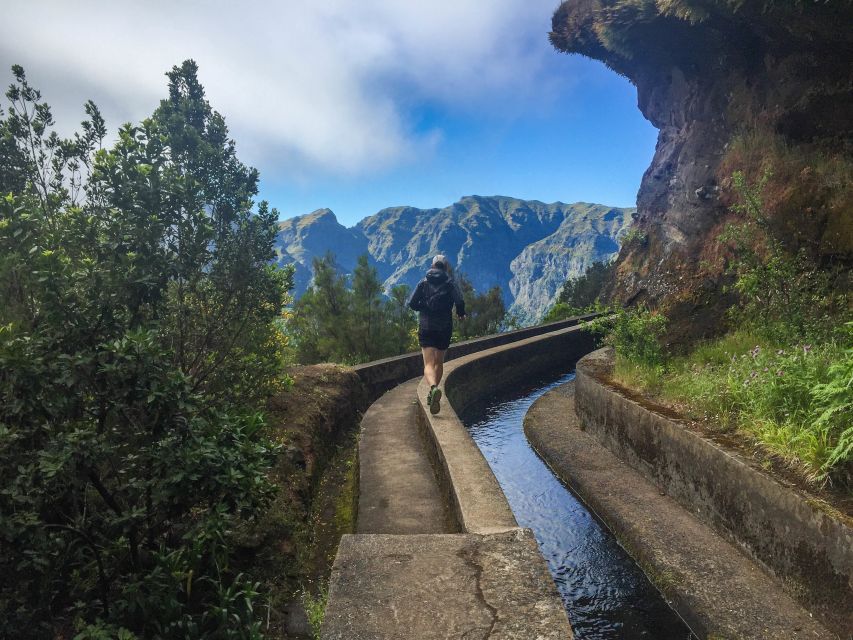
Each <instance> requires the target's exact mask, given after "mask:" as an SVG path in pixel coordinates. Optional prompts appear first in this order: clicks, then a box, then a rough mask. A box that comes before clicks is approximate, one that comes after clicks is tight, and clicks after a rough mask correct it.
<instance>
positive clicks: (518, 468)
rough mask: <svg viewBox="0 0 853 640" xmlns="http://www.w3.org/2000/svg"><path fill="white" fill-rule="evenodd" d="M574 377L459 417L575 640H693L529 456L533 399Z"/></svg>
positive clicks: (535, 385)
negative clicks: (535, 554)
mask: <svg viewBox="0 0 853 640" xmlns="http://www.w3.org/2000/svg"><path fill="white" fill-rule="evenodd" d="M572 378H574V374H573V373H572V374H568V375H564V376H562V377H560V378H559V379H555V377H554V376H551V377H550V378H544V379H541V380H538V381H535V382H531V384H530V385H529V386H527V387H526V388H524V389H515V390H514V391H513V392H509V393H501V394H500V395H499V396H496V397H494V398H490V399H488V400H486V401H485V402H482V403H480V404H479V405H478V406H476V407H470V408H469V409H468V410H467V411H466V412H465V414H464V415H463V416H462V421H463V422H464V423H465V425H466V427H467V428H468V431H469V433H470V434H471V436H472V437H473V438H474V441H475V442H476V443H477V445H478V446H479V447H480V450H481V451H482V452H483V455H485V457H486V459H487V460H488V462H489V465H490V466H491V467H492V471H494V473H495V476H497V479H498V482H500V485H501V487H502V488H503V490H504V493H505V494H506V497H507V499H508V500H509V504H510V506H511V507H512V510H513V513H514V514H515V517H516V519H517V520H518V524H519V525H521V526H522V527H530V528H531V529H533V532H534V533H535V535H536V540H537V541H538V542H539V548H540V549H541V551H542V555H543V556H545V559H546V560H547V562H548V566H549V568H550V569H551V574H552V575H553V576H554V582H555V583H556V584H557V589H558V590H559V592H560V596H561V597H562V598H563V603H564V604H565V606H566V611H567V612H568V614H569V619H570V620H571V623H572V628H573V629H574V632H575V637H576V638H578V640H592V639H595V640H598V639H605V638H606V639H608V640H610V639H615V638H620V639H633V638H654V639H656V640H668V639H678V640H684V639H687V638H694V636H693V635H691V633H690V630H689V629H688V627H687V626H686V625H685V624H684V622H683V621H682V620H681V618H679V617H678V615H677V614H676V613H675V612H674V611H673V610H672V609H671V608H670V607H669V606H668V605H667V603H666V601H665V600H664V599H663V596H662V595H661V594H660V592H659V591H658V590H657V589H655V587H654V586H653V585H652V584H651V583H650V582H649V580H648V579H647V578H646V576H645V574H644V573H643V572H642V570H641V569H640V568H639V567H638V566H637V565H636V564H635V563H634V561H633V560H632V559H631V557H630V556H629V555H628V554H627V553H626V552H625V550H624V549H622V547H620V546H619V544H618V543H617V542H616V540H615V538H614V537H613V536H612V535H611V533H610V532H609V531H608V530H607V528H606V527H605V526H604V525H603V524H602V523H601V522H600V521H599V520H598V519H597V518H596V517H595V516H593V515H592V514H591V513H590V512H589V511H587V509H586V508H585V507H584V505H583V503H581V502H580V500H579V499H578V498H577V497H576V496H575V495H574V494H573V493H572V492H571V491H569V490H568V489H567V488H566V487H565V486H564V485H563V484H562V483H561V482H560V480H559V479H558V478H557V477H556V476H555V475H554V474H553V473H552V472H551V470H550V469H549V468H548V467H547V466H546V465H545V463H544V462H542V460H541V459H540V458H539V457H538V456H537V455H536V453H535V452H534V451H533V449H532V448H531V447H530V445H529V444H528V442H527V439H526V438H525V436H524V431H523V428H522V423H523V420H524V415H525V413H527V410H528V408H530V405H531V404H533V402H535V401H536V399H537V398H539V397H540V396H541V395H542V394H544V393H545V392H546V391H549V390H550V389H553V388H554V387H556V386H558V385H560V384H563V383H565V382H568V381H569V380H571V379H572Z"/></svg>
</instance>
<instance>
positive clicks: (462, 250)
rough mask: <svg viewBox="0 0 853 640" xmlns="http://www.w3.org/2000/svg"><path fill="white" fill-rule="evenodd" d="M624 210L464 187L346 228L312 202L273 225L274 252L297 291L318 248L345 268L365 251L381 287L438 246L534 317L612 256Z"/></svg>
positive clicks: (483, 285) (403, 279) (399, 280)
mask: <svg viewBox="0 0 853 640" xmlns="http://www.w3.org/2000/svg"><path fill="white" fill-rule="evenodd" d="M633 212H634V210H633V209H621V208H615V207H607V206H605V205H600V204H588V203H582V202H580V203H575V204H563V203H561V202H555V203H552V204H545V203H542V202H538V201H536V200H518V199H516V198H507V197H501V196H495V197H481V196H468V197H465V198H462V199H461V200H460V201H459V202H456V203H455V204H453V205H451V206H449V207H445V208H443V209H417V208H414V207H392V208H388V209H383V210H382V211H380V212H378V213H376V214H374V215H372V216H369V217H367V218H365V219H364V220H362V221H361V222H359V223H358V224H357V225H356V226H354V227H353V228H351V229H347V228H346V227H344V226H343V225H341V224H340V223H338V221H337V219H336V218H335V216H334V214H333V213H332V212H331V211H329V210H328V209H321V210H319V211H315V212H314V213H311V214H308V215H307V216H301V217H298V218H292V219H290V220H285V221H284V222H282V223H281V224H280V232H279V242H278V248H279V258H280V262H281V263H282V264H288V263H296V291H295V293H296V295H297V296H298V295H300V294H301V293H302V292H303V291H304V290H305V288H306V287H307V286H308V283H309V281H310V278H311V260H312V258H314V257H315V256H323V255H324V254H325V253H326V252H327V251H331V252H332V253H334V254H335V259H336V262H337V264H338V266H339V268H340V270H341V271H343V272H344V273H347V272H350V271H351V270H352V269H353V267H354V266H355V263H356V259H357V258H358V256H359V255H362V254H364V253H367V254H368V255H369V259H370V261H371V262H372V264H373V265H374V266H375V267H376V269H377V271H378V274H379V277H380V279H381V280H383V282H384V284H385V287H386V288H390V287H392V286H393V285H395V284H407V285H409V286H414V285H415V284H417V282H418V281H419V280H420V279H421V278H422V277H423V273H424V270H425V269H426V267H427V266H428V264H429V261H430V259H431V258H432V256H434V255H435V254H437V253H444V254H445V255H447V256H448V257H449V258H450V260H451V262H452V263H453V265H454V266H455V267H456V268H457V269H459V270H460V271H462V272H463V273H464V274H465V276H466V277H467V278H468V279H469V280H471V282H472V284H473V285H474V288H475V289H477V290H478V291H485V290H487V289H489V288H491V287H493V286H495V285H498V286H500V287H501V289H502V291H503V295H504V301H505V302H506V303H507V306H509V307H510V310H511V311H512V312H514V313H517V314H518V315H519V316H521V318H522V319H523V320H536V319H538V318H539V317H540V316H541V315H542V313H543V312H544V311H545V310H546V309H547V307H548V306H550V305H551V304H552V302H553V300H554V297H555V296H556V294H557V293H558V291H559V289H560V286H561V285H562V284H563V283H564V282H565V281H566V279H567V278H570V277H577V276H579V275H581V274H582V273H583V272H584V271H585V270H586V268H587V267H588V266H589V265H591V264H592V263H593V262H596V261H607V260H609V259H611V258H612V256H613V255H615V253H616V252H617V251H618V250H619V244H618V240H619V238H620V237H621V234H622V233H623V231H624V230H625V228H626V227H627V226H628V224H630V221H631V215H632V213H633Z"/></svg>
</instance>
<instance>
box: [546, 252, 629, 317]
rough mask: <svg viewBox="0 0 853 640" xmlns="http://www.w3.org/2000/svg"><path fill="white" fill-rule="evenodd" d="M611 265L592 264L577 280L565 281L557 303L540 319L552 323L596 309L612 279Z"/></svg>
mask: <svg viewBox="0 0 853 640" xmlns="http://www.w3.org/2000/svg"><path fill="white" fill-rule="evenodd" d="M613 264H614V263H612V262H611V263H605V262H594V263H592V264H591V265H590V266H589V268H588V269H587V270H586V271H585V272H584V273H583V275H582V276H580V277H579V278H572V279H570V280H566V283H565V284H564V285H563V288H562V289H560V293H559V295H558V296H557V302H556V303H555V304H554V306H553V307H551V308H550V309H549V310H548V313H546V314H545V316H544V317H543V318H542V321H543V322H554V321H556V320H563V319H565V318H572V317H574V316H579V315H583V314H584V313H589V312H591V311H595V310H596V309H597V307H596V305H598V304H600V302H601V294H602V292H603V290H604V287H605V286H606V285H607V283H608V282H609V281H610V279H611V278H612V277H613Z"/></svg>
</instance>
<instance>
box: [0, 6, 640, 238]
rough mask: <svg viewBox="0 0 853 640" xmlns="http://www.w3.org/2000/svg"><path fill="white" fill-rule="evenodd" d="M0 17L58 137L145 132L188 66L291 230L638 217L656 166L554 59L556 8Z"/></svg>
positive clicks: (627, 95) (599, 70)
mask: <svg viewBox="0 0 853 640" xmlns="http://www.w3.org/2000/svg"><path fill="white" fill-rule="evenodd" d="M7 1H8V7H7V9H6V11H5V12H4V13H5V15H6V16H7V19H6V20H4V22H3V24H2V25H0V65H2V68H3V69H4V70H7V69H8V68H9V66H10V65H11V64H22V65H23V66H24V67H25V69H26V70H27V72H28V75H29V77H30V80H31V82H32V83H34V84H35V85H37V86H40V87H41V88H42V90H43V93H44V97H45V98H46V99H47V100H48V101H49V102H50V103H51V105H53V107H54V112H55V115H56V118H57V121H58V125H59V128H60V131H61V132H70V131H71V130H72V128H73V126H74V124H75V123H77V122H79V120H80V119H81V117H82V104H83V103H84V102H85V100H87V99H89V98H92V99H94V100H95V102H96V103H98V105H99V106H100V107H101V108H102V111H103V112H104V114H105V116H106V117H107V122H108V125H110V126H111V127H112V128H113V130H115V128H116V127H117V126H118V125H119V124H120V123H122V122H126V121H138V120H140V119H142V118H143V117H145V116H146V115H148V114H150V113H151V111H153V109H154V108H155V107H156V105H157V102H158V100H159V98H161V97H162V96H164V95H165V86H166V84H165V83H166V80H165V77H164V75H163V74H164V73H165V71H167V70H168V69H169V68H170V67H171V66H172V65H173V64H177V63H180V62H181V61H182V60H184V59H186V58H193V59H195V60H196V61H197V62H198V63H199V66H200V77H201V81H202V83H203V84H204V86H205V88H206V90H207V93H208V97H209V99H210V101H211V103H212V104H213V106H214V108H216V109H217V110H219V111H220V112H221V113H222V114H223V115H224V116H225V118H226V121H227V122H228V125H229V127H230V129H231V133H232V135H233V137H234V138H235V140H236V141H237V149H238V155H239V156H240V158H241V159H242V160H243V161H244V162H246V163H247V164H251V165H252V166H255V167H257V168H258V169H259V170H260V172H261V197H263V198H266V199H267V200H269V201H270V203H271V204H272V205H273V206H275V207H277V208H278V209H279V211H280V212H281V214H282V217H289V216H293V215H299V214H303V213H308V212H309V211H312V210H314V209H317V208H320V207H329V208H331V209H332V210H334V211H335V213H336V214H337V215H338V218H339V219H340V220H341V222H343V223H344V224H347V225H352V224H354V223H355V222H357V221H358V220H359V219H361V218H362V217H364V216H366V215H370V214H372V213H375V212H376V211H378V210H379V209H381V208H383V207H387V206H395V205H403V204H409V205H414V206H418V207H424V208H425V207H443V206H446V205H448V204H451V203H452V202H454V201H456V200H457V199H458V198H460V197H461V196H463V195H470V194H478V195H496V194H500V195H509V196H515V197H520V198H529V199H538V200H543V201H546V202H552V201H555V200H562V201H564V202H574V201H579V200H584V201H591V202H601V203H604V204H610V205H618V206H631V205H633V204H634V202H635V198H636V191H637V187H638V185H639V182H640V178H641V176H642V173H643V171H644V170H645V168H646V167H647V166H648V164H649V161H650V160H651V157H652V153H653V151H654V143H655V139H656V131H655V130H654V129H653V127H652V126H651V125H650V124H649V123H648V122H646V121H645V120H644V119H643V118H642V116H641V114H640V113H639V111H638V110H637V107H636V91H635V90H634V88H633V87H632V86H631V85H630V84H629V83H628V82H627V80H625V79H624V78H621V77H619V76H617V75H616V74H614V73H613V72H611V71H609V70H607V69H606V68H605V67H604V66H603V65H601V64H600V63H597V62H594V61H591V60H587V59H584V58H581V57H578V56H567V55H565V54H560V53H558V52H556V51H554V50H553V49H552V47H551V46H550V44H549V43H548V40H547V33H548V31H549V29H550V20H551V15H552V13H553V11H554V9H555V8H556V7H557V4H558V3H557V2H555V1H553V0H491V2H490V3H488V4H486V3H483V2H482V0H409V1H407V2H399V0H360V1H359V2H357V3H356V2H353V1H352V0H324V2H322V3H317V2H311V1H308V0H283V1H273V0H253V1H248V2H243V3H233V2H229V1H226V0H171V1H169V0H150V1H149V2H147V3H145V5H144V6H143V5H138V4H137V3H131V2H124V1H115V2H103V1H99V0H78V1H77V2H75V3H68V2H63V1H61V0H42V1H40V2H29V1H27V0H7ZM81 33H84V34H93V35H91V36H87V37H81V36H80V34H81ZM7 73H8V71H7ZM9 77H10V76H7V78H9Z"/></svg>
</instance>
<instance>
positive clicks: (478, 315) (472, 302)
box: [455, 272, 506, 340]
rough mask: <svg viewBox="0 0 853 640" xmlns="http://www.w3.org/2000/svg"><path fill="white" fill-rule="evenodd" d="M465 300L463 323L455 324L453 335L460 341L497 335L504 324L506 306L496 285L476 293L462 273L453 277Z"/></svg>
mask: <svg viewBox="0 0 853 640" xmlns="http://www.w3.org/2000/svg"><path fill="white" fill-rule="evenodd" d="M455 279H456V284H457V285H459V289H460V291H462V297H463V298H464V300H465V313H466V315H467V317H466V319H465V322H461V323H456V327H455V333H456V335H457V337H458V338H459V339H460V340H468V339H470V338H476V337H478V336H485V335H489V334H492V333H498V332H499V331H500V330H501V327H502V326H503V324H504V318H505V317H506V306H505V305H504V301H503V294H502V293H501V288H500V287H499V286H497V285H495V286H494V287H492V288H491V289H489V290H488V291H486V292H485V293H477V291H476V290H475V289H474V285H473V284H471V281H470V280H469V279H468V278H466V277H465V275H464V274H463V273H461V272H460V273H457V274H456V276H455Z"/></svg>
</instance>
